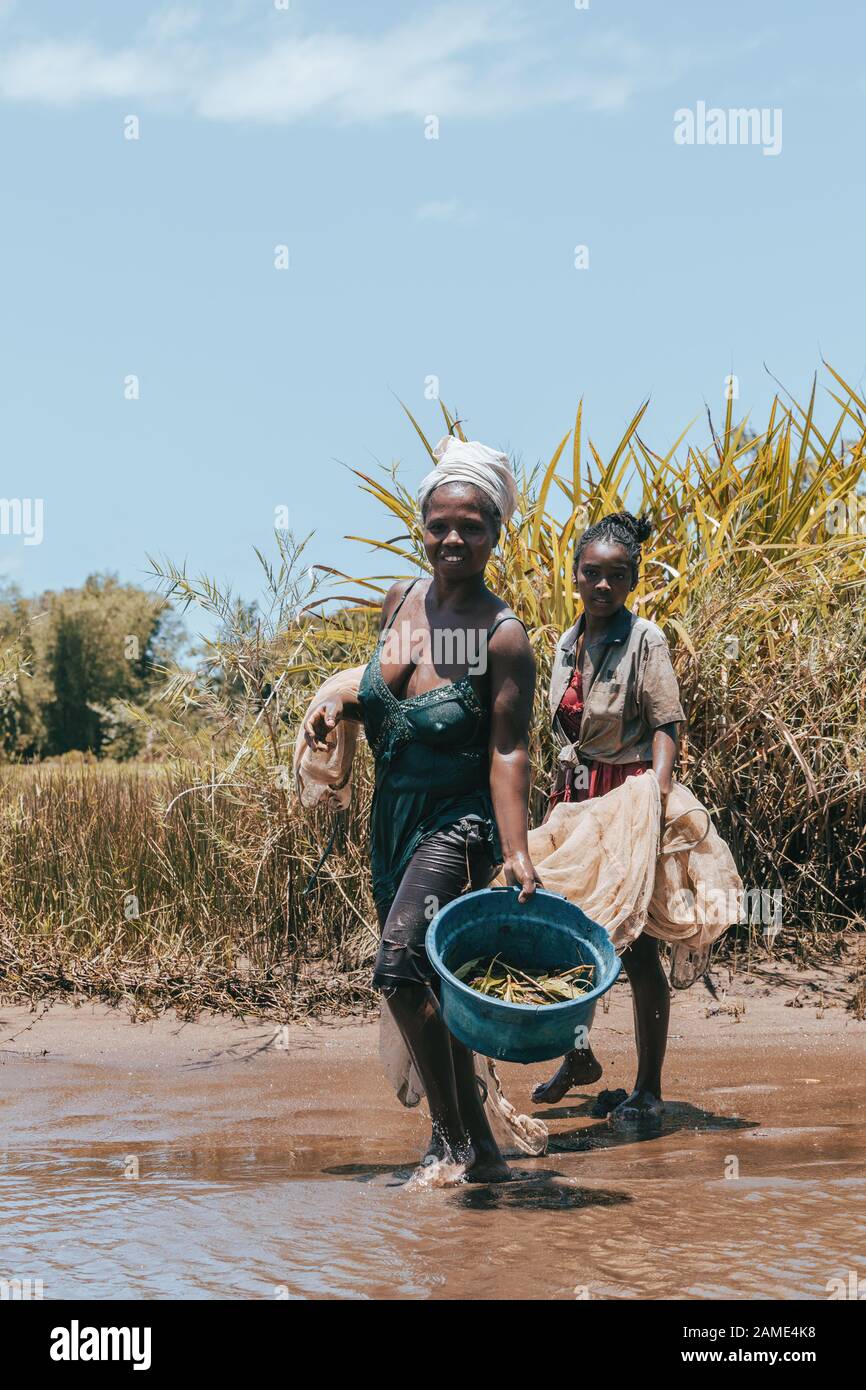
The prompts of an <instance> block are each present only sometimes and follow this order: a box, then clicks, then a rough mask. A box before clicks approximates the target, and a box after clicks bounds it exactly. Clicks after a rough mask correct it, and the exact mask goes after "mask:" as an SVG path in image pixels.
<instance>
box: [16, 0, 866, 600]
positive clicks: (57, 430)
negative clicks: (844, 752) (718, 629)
mask: <svg viewBox="0 0 866 1390" xmlns="http://www.w3.org/2000/svg"><path fill="white" fill-rule="evenodd" d="M278 3H279V0H277V4H278ZM277 4H275V3H274V0H223V3H220V2H219V0H210V3H208V4H207V5H195V4H193V3H190V4H174V5H172V4H169V5H152V4H148V3H124V4H114V3H108V0H101V2H100V3H90V4H82V3H76V2H75V0H66V2H65V3H60V0H54V2H53V3H46V0H27V3H24V0H21V3H15V0H6V2H5V3H4V2H3V0H0V122H2V149H3V184H4V190H3V191H4V197H3V217H2V225H0V238H2V260H0V267H2V268H0V275H2V332H0V352H2V363H0V367H2V370H0V396H2V410H0V446H2V482H0V494H2V495H3V496H4V497H6V498H34V497H40V498H42V499H44V538H43V540H42V543H41V544H39V545H25V544H24V540H23V537H22V536H21V535H11V534H10V535H0V578H7V579H10V580H14V581H15V582H16V583H17V584H19V585H20V586H21V587H22V588H23V589H24V590H25V592H28V593H32V592H38V591H41V590H42V589H44V588H48V587H52V588H56V587H60V586H62V585H66V584H79V583H81V582H82V580H83V579H84V577H85V575H86V574H87V573H88V572H89V571H92V570H95V569H108V570H114V571H116V572H118V573H119V574H120V576H121V578H123V579H129V580H137V581H141V580H142V578H143V576H144V574H145V571H146V563H147V562H146V558H145V557H146V553H147V552H150V553H152V554H153V553H165V554H168V555H170V556H171V557H172V558H173V559H174V560H175V561H178V562H180V561H184V560H186V561H187V562H188V564H189V566H190V568H191V569H192V570H193V571H199V570H204V571H206V572H208V573H211V574H214V575H217V576H219V577H222V578H227V579H230V580H231V582H232V584H233V585H234V586H235V588H236V589H238V590H240V591H241V592H242V593H245V594H246V595H248V596H252V595H253V594H254V593H255V591H256V590H257V589H258V575H257V564H256V561H255V558H254V556H253V554H252V546H253V545H254V544H258V545H260V546H264V547H267V546H268V543H269V539H270V536H271V533H272V527H273V524H274V509H275V508H276V507H278V506H281V505H288V507H289V508H290V518H291V523H292V525H293V527H294V529H296V530H297V531H298V532H301V533H305V532H307V531H309V530H315V532H316V536H315V538H314V541H313V543H312V547H311V551H310V558H311V559H315V560H322V561H324V562H326V563H331V564H335V565H338V566H341V567H344V568H348V569H352V570H355V571H356V572H360V573H365V572H375V571H377V570H380V569H381V567H382V566H381V561H379V560H376V559H375V557H373V556H371V555H370V554H369V553H368V552H367V551H366V550H365V549H364V548H363V547H360V546H358V545H356V544H353V543H350V542H346V541H344V540H343V539H342V537H343V536H344V535H345V534H346V533H347V532H358V531H360V532H362V533H367V534H370V533H376V534H380V535H383V536H384V535H387V534H389V533H390V530H391V529H393V523H391V524H389V523H388V521H387V520H386V519H384V518H383V517H382V515H381V514H380V512H379V510H378V508H377V506H376V504H375V503H374V502H373V501H372V499H370V498H368V497H366V496H365V495H364V494H362V493H361V492H359V491H358V490H357V488H356V485H355V482H354V480H353V478H352V477H351V475H350V474H348V473H347V471H346V469H345V468H344V467H342V466H341V464H340V462H338V461H339V460H342V461H343V463H345V464H350V465H354V466H356V467H360V468H363V469H368V470H369V469H371V468H372V467H373V466H374V465H375V462H376V461H377V460H378V461H379V462H382V463H386V464H387V463H390V462H391V460H392V459H401V460H403V461H404V470H403V471H404V476H405V478H406V479H407V481H408V482H410V483H415V482H417V481H418V479H419V478H420V477H421V475H422V473H423V472H424V470H425V460H424V457H423V456H422V453H421V450H420V446H419V444H418V442H417V441H416V439H415V436H414V434H413V432H412V431H411V428H410V427H409V426H408V424H407V422H406V421H405V419H404V417H403V416H402V413H401V411H400V408H399V406H398V404H397V401H396V399H395V395H397V396H400V397H401V398H402V399H404V400H405V401H406V402H407V404H408V405H409V406H410V408H411V409H413V411H414V412H416V414H417V415H418V418H419V419H420V420H421V422H422V423H424V424H426V425H427V426H428V427H429V429H430V431H431V432H432V433H433V434H434V435H435V436H436V437H438V434H439V433H440V430H439V426H438V422H437V413H438V412H437V409H436V407H435V402H433V401H430V400H428V399H425V380H426V379H427V378H428V377H430V376H433V375H435V376H438V378H439V380H440V389H441V393H442V396H443V399H445V400H446V401H447V402H448V403H449V405H451V406H452V407H456V408H458V409H459V411H460V413H461V415H463V416H465V417H467V429H468V432H469V433H470V435H471V436H472V437H475V438H480V439H482V440H484V441H485V442H487V443H489V444H491V445H495V446H498V447H502V448H505V449H509V450H511V451H513V452H514V453H515V454H516V455H517V456H519V457H521V458H522V459H523V460H524V461H525V462H527V463H532V462H534V461H536V460H537V459H540V458H547V457H549V455H550V453H551V452H552V450H553V448H554V446H555V444H556V442H557V441H558V439H559V438H560V437H561V435H562V434H563V433H564V432H565V430H566V429H568V428H569V426H570V425H571V423H572V421H573V418H574V410H575V407H576V404H577V401H578V398H579V397H580V396H581V395H582V396H584V398H585V416H586V422H587V428H588V430H589V432H590V434H591V435H592V437H593V438H594V439H595V440H596V442H597V443H598V445H599V446H600V447H601V448H602V449H605V448H607V447H609V446H610V445H611V444H612V442H613V441H614V440H615V439H616V438H617V437H618V435H619V433H620V432H621V430H622V428H623V427H624V426H625V424H626V422H627V421H628V419H629V418H630V417H631V415H632V414H633V412H634V410H635V408H636V407H637V405H638V404H639V403H640V401H641V400H642V399H643V398H644V397H645V396H646V395H648V394H651V397H652V404H651V408H650V414H649V419H648V422H647V424H646V427H645V429H644V436H645V438H646V439H647V440H648V442H649V443H650V444H651V445H654V446H657V447H661V446H664V447H667V446H669V445H670V444H671V443H672V442H673V439H674V438H675V437H676V435H677V434H678V433H679V431H680V429H681V428H682V427H683V426H684V425H685V424H686V423H687V421H688V420H689V419H691V418H692V417H693V416H695V415H698V414H701V413H702V412H703V408H704V403H705V402H706V403H709V405H710V406H711V407H712V408H713V409H714V410H715V411H716V412H720V411H721V410H722V408H723V390H724V380H725V377H726V375H727V373H728V372H730V371H733V372H735V373H736V374H737V377H738V379H739V390H740V399H739V402H738V405H739V407H740V408H741V409H742V411H743V412H746V411H754V412H755V413H756V416H757V417H760V414H761V412H762V410H764V409H765V408H766V405H767V403H768V400H769V397H770V395H771V394H772V390H773V385H772V382H771V381H770V379H769V377H768V376H767V373H766V371H765V369H764V365H763V364H764V363H766V364H767V365H768V367H769V368H770V369H771V370H772V372H773V373H774V374H775V375H776V376H777V377H779V378H780V380H781V381H782V382H783V383H784V384H785V385H786V386H787V387H788V388H790V389H791V390H792V391H793V392H794V393H795V394H797V395H800V396H802V395H805V394H806V393H807V391H808V388H809V384H810V378H811V373H812V371H813V370H814V368H815V367H817V366H818V365H819V358H820V354H821V353H823V355H824V356H825V357H826V358H827V359H828V360H829V361H831V362H832V363H833V364H834V366H835V367H836V368H837V369H838V370H839V371H841V372H842V374H843V375H845V376H847V377H848V378H849V379H850V380H852V381H854V382H857V381H860V380H861V379H862V378H863V376H864V372H866V342H864V338H863V334H862V324H863V321H864V314H863V307H864V306H863V292H862V243H863V225H864V211H866V208H864V191H863V174H862V169H863V143H864V142H863V136H864V117H863V112H864V108H866V78H864V73H863V66H862V54H863V51H864V40H866V33H864V30H866V22H864V18H863V12H862V10H860V9H858V8H857V7H853V6H851V5H850V4H842V3H838V0H829V3H826V2H825V3H822V4H820V5H818V4H814V3H807V2H806V0H763V3H762V4H760V5H755V4H754V3H743V0H728V3H727V4H725V5H724V6H708V5H695V4H694V3H687V2H686V0H668V3H660V4H654V5H650V4H647V3H646V2H645V0H644V3H637V0H590V3H589V6H588V8H586V9H577V8H576V7H575V5H574V3H573V0H543V2H542V3H537V4H534V5H533V4H529V3H527V4H523V3H519V2H518V0H514V2H513V3H512V2H511V0H509V2H508V3H497V2H496V0H490V3H485V2H484V0H479V3H475V0H466V3H461V4H459V5H451V4H441V5H440V4H437V3H435V0H434V2H433V3H426V4H413V3H411V0H407V2H406V3H400V4H397V3H375V2H374V0H369V2H368V3H363V4H361V3H356V4H348V3H337V4H333V3H330V4H329V3H309V2H308V0H289V4H288V8H287V9H281V8H277ZM699 102H704V103H706V105H707V106H708V107H719V108H722V109H723V110H727V109H730V108H734V107H756V108H761V109H764V108H765V109H766V110H767V111H768V112H772V111H774V110H777V109H778V110H780V111H781V113H782V115H781V119H782V126H781V131H782V143H781V149H780V151H779V152H778V154H769V155H768V154H765V153H764V151H763V149H762V148H761V146H760V145H756V144H726V145H718V144H717V145H710V144H703V145H698V144H694V145H680V144H677V143H676V141H675V140H674V127H675V120H674V113H675V112H676V111H677V110H681V109H683V108H689V109H692V110H696V109H697V104H698V103H699ZM130 115H133V116H135V117H137V119H138V122H139V138H138V139H137V140H128V139H126V138H124V123H125V121H126V120H127V118H128V117H129V116H130ZM431 115H433V116H436V117H437V119H438V122H439V129H438V139H435V140H434V139H428V138H425V131H429V129H430V126H429V122H428V119H427V118H428V117H430V116H431ZM278 245H286V246H287V247H288V250H289V268H288V270H278V269H275V266H274V248H275V247H276V246H278ZM576 245H585V246H587V247H588V249H589V267H588V269H585V270H577V269H575V266H574V259H575V257H574V248H575V246H576ZM130 375H135V376H137V377H138V379H139V383H140V388H139V389H140V398H139V399H138V400H127V399H125V398H124V381H125V378H127V377H128V376H130ZM704 433H705V424H704V422H703V421H699V423H698V425H697V427H696V434H695V437H696V438H703V437H704Z"/></svg>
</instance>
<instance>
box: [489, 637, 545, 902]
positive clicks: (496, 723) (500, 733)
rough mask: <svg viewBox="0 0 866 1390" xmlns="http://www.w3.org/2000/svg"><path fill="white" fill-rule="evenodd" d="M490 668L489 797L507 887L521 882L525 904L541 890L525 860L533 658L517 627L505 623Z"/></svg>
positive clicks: (521, 898) (494, 645)
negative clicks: (503, 856)
mask: <svg viewBox="0 0 866 1390" xmlns="http://www.w3.org/2000/svg"><path fill="white" fill-rule="evenodd" d="M487 657H488V663H489V668H490V702H491V727H490V793H491V797H492V799H493V810H494V812H495V815H496V824H497V826H498V827H499V835H500V838H501V840H502V849H503V853H504V855H505V865H504V868H505V881H506V883H512V884H517V883H519V884H520V889H521V891H520V895H519V901H520V902H525V901H526V899H527V898H528V897H530V896H531V895H532V893H534V892H535V889H536V886H538V887H541V886H542V884H541V880H540V878H539V877H538V875H537V874H536V872H535V866H534V865H533V863H532V860H531V859H530V857H529V845H528V842H527V831H528V815H529V778H530V766H529V723H530V720H531V718H532V701H533V696H534V694H535V658H534V656H533V655H532V648H531V647H530V645H529V640H528V638H527V636H526V633H525V632H524V630H523V628H522V626H521V624H520V623H517V622H509V623H503V624H502V626H501V627H500V628H499V629H498V630H497V632H496V635H495V637H494V639H493V641H492V642H491V644H490V646H489V648H488V653H487Z"/></svg>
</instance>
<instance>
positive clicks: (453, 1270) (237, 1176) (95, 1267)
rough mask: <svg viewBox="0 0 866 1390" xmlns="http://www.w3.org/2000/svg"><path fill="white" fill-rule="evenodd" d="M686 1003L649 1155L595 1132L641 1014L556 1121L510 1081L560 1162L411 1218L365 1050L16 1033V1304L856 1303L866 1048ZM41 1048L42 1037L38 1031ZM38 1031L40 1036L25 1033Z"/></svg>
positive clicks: (220, 1033)
mask: <svg viewBox="0 0 866 1390" xmlns="http://www.w3.org/2000/svg"><path fill="white" fill-rule="evenodd" d="M708 1002H709V1001H708V997H707V996H706V995H704V996H703V997H699V996H698V995H697V994H696V993H695V991H690V993H689V995H688V996H677V997H675V1000H674V1010H673V1014H672V1028H671V1032H672V1038H671V1043H670V1050H669V1064H668V1068H667V1094H668V1096H669V1097H670V1099H669V1101H668V1107H669V1108H668V1114H667V1118H666V1121H665V1125H664V1128H663V1130H662V1132H661V1133H660V1134H658V1135H655V1136H651V1137H640V1136H639V1135H635V1134H628V1133H625V1134H622V1133H618V1132H616V1131H612V1130H611V1129H610V1127H609V1126H608V1125H607V1123H606V1122H605V1121H603V1120H598V1119H593V1118H592V1117H591V1116H590V1115H589V1113H588V1110H589V1104H590V1100H591V1096H592V1094H593V1093H594V1092H595V1091H597V1090H598V1089H599V1086H603V1085H608V1086H618V1085H628V1084H629V1082H630V1080H631V1075H630V1073H631V1069H632V1066H633V1060H632V1059H633V1043H632V1040H631V1037H630V1016H629V1015H630V1007H629V1001H628V994H627V989H626V988H624V987H622V988H621V987H620V986H617V987H616V990H615V991H614V1002H613V1007H612V1008H611V1010H610V1013H609V1014H608V1015H607V1016H604V1017H601V1016H600V1017H599V1019H598V1021H597V1024H596V1026H595V1027H594V1030H593V1042H594V1045H595V1047H596V1050H597V1051H598V1053H599V1055H600V1057H601V1058H602V1060H603V1061H604V1062H605V1063H606V1074H605V1077H604V1079H603V1080H602V1082H601V1083H599V1085H597V1086H593V1087H591V1088H586V1089H585V1090H579V1091H577V1092H574V1093H572V1094H571V1095H569V1096H568V1098H567V1099H566V1101H564V1102H562V1103H561V1104H559V1105H557V1106H554V1107H550V1108H549V1109H547V1110H544V1109H542V1108H541V1107H535V1106H533V1104H532V1103H531V1101H530V1099H529V1093H530V1089H531V1086H532V1085H534V1084H535V1083H536V1082H537V1081H538V1080H541V1079H543V1078H544V1077H545V1076H546V1075H547V1074H549V1071H550V1068H549V1067H548V1066H546V1065H544V1066H533V1067H529V1068H522V1067H517V1066H509V1065H506V1066H504V1067H503V1075H504V1079H505V1085H506V1090H507V1092H508V1094H509V1096H510V1097H511V1099H512V1100H513V1101H514V1102H515V1103H516V1104H517V1105H518V1107H519V1108H520V1109H525V1110H528V1111H529V1112H530V1113H534V1114H539V1115H544V1116H545V1118H547V1119H549V1121H550V1125H551V1132H552V1133H551V1143H550V1153H549V1154H548V1155H547V1156H546V1157H544V1158H538V1159H527V1158H515V1159H514V1160H513V1165H512V1166H513V1168H514V1170H515V1174H516V1177H515V1181H514V1182H513V1183H511V1184H509V1185H507V1186H501V1187H500V1186H496V1187H494V1186H486V1187H482V1186H468V1185H464V1186H461V1187H459V1188H454V1189H448V1190H438V1191H428V1192H417V1191H413V1192H407V1191H406V1190H405V1188H404V1186H403V1184H404V1182H405V1179H406V1177H407V1176H408V1174H409V1173H410V1172H411V1170H412V1167H413V1165H414V1163H415V1162H416V1161H417V1157H418V1153H419V1151H420V1147H421V1145H422V1143H423V1140H424V1138H425V1135H426V1124H425V1120H424V1117H423V1115H422V1114H421V1113H420V1112H418V1111H416V1112H409V1111H405V1110H403V1109H401V1107H400V1106H399V1105H398V1104H397V1102H396V1100H395V1099H394V1097H393V1096H392V1095H391V1093H390V1092H389V1090H388V1087H387V1084H386V1083H385V1081H384V1079H383V1077H382V1075H381V1072H380V1069H379V1066H378V1063H377V1056H376V1043H377V1029H376V1025H375V1023H371V1022H368V1023H358V1022H353V1023H351V1024H349V1025H344V1026H335V1027H325V1026H321V1025H317V1026H315V1027H311V1028H304V1027H299V1026H298V1027H292V1028H291V1029H290V1030H289V1033H288V1035H283V1036H282V1037H280V1035H279V1034H277V1035H276V1036H275V1030H274V1029H273V1028H272V1027H271V1026H269V1025H267V1024H262V1023H259V1024H246V1025H244V1024H239V1023H235V1022H232V1021H226V1020H210V1021H208V1022H202V1023H195V1024H180V1023H179V1022H177V1021H176V1020H174V1019H161V1020H158V1021H157V1022H155V1023H145V1024H142V1023H138V1024H134V1023H131V1022H130V1021H129V1020H128V1019H126V1018H124V1017H123V1016H121V1015H119V1014H116V1013H111V1012H109V1011H107V1010H103V1009H94V1008H90V1007H88V1008H86V1009H81V1010H78V1011H76V1010H73V1009H71V1008H68V1007H66V1006H58V1007H57V1008H56V1009H54V1010H52V1011H51V1012H50V1013H49V1014H47V1015H46V1016H45V1017H44V1018H41V1019H38V1020H37V1021H36V1022H34V1021H33V1016H32V1015H29V1014H28V1013H27V1012H26V1011H25V1010H23V1009H11V1008H8V1007H7V1008H3V1009H0V1103H2V1122H3V1131H2V1140H0V1144H2V1148H0V1280H2V1279H16V1278H17V1279H21V1280H22V1281H23V1280H26V1279H28V1278H29V1279H31V1280H36V1279H39V1280H41V1281H42V1287H43V1292H44V1297H46V1298H59V1297H70V1298H80V1297H83V1298H98V1299H115V1298H128V1297H132V1298H165V1297H181V1298H265V1299H274V1298H290V1299H302V1298H350V1299H380V1298H401V1299H402V1298H407V1299H416V1298H476V1299H477V1298H482V1299H493V1298H496V1299H509V1298H554V1299H574V1298H576V1297H590V1298H622V1297H629V1298H677V1299H704V1298H726V1297H727V1298H738V1299H768V1298H782V1299H814V1298H826V1297H828V1283H829V1281H831V1280H833V1279H839V1278H841V1279H843V1280H848V1279H849V1277H850V1273H851V1271H854V1273H855V1274H856V1275H857V1276H858V1277H861V1278H863V1280H864V1283H863V1287H864V1288H866V1169H864V1159H866V1123H864V1120H866V1075H864V1068H863V1057H864V1050H866V1047H864V1044H866V1028H864V1025H862V1024H857V1023H856V1022H855V1021H853V1020H852V1019H851V1018H850V1015H849V1016H844V1015H843V1013H842V1011H840V1010H830V1011H826V1012H824V1013H823V1014H822V1015H819V1014H817V1013H816V1012H815V1011H814V1010H812V1011H807V1010H802V1011H794V1010H791V1009H787V1010H786V1009H784V1008H783V1007H782V1001H781V999H773V1000H751V1001H750V1002H749V1005H748V1008H747V1012H746V1014H745V1016H744V1017H742V1018H741V1019H740V1020H739V1021H735V1019H734V1018H733V1017H730V1016H726V1015H723V1016H720V1017H711V1018H707V1008H706V1006H707V1004H708ZM29 1025H32V1026H29ZM22 1029H26V1030H27V1031H25V1032H22V1031H21V1030H22Z"/></svg>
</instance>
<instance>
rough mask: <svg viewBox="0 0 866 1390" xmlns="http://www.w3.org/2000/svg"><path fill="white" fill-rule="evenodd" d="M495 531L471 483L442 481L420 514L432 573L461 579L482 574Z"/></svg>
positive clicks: (490, 550)
mask: <svg viewBox="0 0 866 1390" xmlns="http://www.w3.org/2000/svg"><path fill="white" fill-rule="evenodd" d="M497 534H498V532H497V530H496V529H495V528H494V525H493V519H492V517H491V515H490V512H489V511H488V510H487V509H486V508H485V507H484V505H483V503H482V500H481V496H480V494H479V492H478V489H477V488H475V487H472V486H471V484H469V483H442V484H441V486H440V487H437V488H435V489H434V490H433V492H431V494H430V497H429V500H428V502H427V510H426V512H425V514H424V549H425V550H426V552H427V559H428V560H429V561H430V564H431V566H432V568H433V572H434V573H435V574H441V575H446V574H447V575H454V576H455V577H459V578H461V579H465V578H468V577H469V576H470V575H473V574H483V572H484V568H485V566H486V564H487V561H488V560H489V559H490V555H491V552H492V550H493V547H494V545H495V544H496V536H497Z"/></svg>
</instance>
